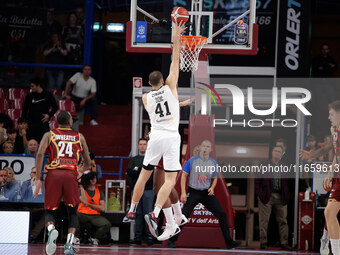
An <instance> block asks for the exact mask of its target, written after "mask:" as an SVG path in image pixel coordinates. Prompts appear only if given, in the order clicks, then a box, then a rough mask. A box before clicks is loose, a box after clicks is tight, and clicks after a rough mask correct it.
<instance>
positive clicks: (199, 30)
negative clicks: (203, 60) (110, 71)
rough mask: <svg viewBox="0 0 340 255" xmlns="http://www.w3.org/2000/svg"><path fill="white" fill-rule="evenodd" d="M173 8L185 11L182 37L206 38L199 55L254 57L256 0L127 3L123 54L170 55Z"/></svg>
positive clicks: (179, 0) (144, 0) (143, 1)
mask: <svg viewBox="0 0 340 255" xmlns="http://www.w3.org/2000/svg"><path fill="white" fill-rule="evenodd" d="M175 7H184V8H186V9H187V10H188V11H189V14H190V19H189V21H188V23H187V24H186V26H187V29H186V35H189V34H191V35H200V36H205V37H207V38H208V43H207V45H205V46H204V47H203V49H202V53H205V54H233V55H255V54H256V53H257V46H258V45H257V37H258V26H257V24H255V15H256V13H255V11H256V0H223V1H222V0H192V1H191V0H169V1H168V0H167V1H159V0H158V1H157V0H131V11H130V21H129V22H128V23H127V33H126V37H127V38H126V50H127V51H128V52H159V53H171V48H170V44H171V38H172V30H171V26H172V21H171V12H172V10H173V9H174V8H175Z"/></svg>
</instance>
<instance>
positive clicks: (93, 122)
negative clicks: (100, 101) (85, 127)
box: [90, 120, 98, 126]
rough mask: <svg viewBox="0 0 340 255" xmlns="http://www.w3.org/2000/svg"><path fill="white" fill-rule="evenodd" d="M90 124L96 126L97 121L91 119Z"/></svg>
mask: <svg viewBox="0 0 340 255" xmlns="http://www.w3.org/2000/svg"><path fill="white" fill-rule="evenodd" d="M90 125H91V126H98V122H97V121H96V120H91V121H90Z"/></svg>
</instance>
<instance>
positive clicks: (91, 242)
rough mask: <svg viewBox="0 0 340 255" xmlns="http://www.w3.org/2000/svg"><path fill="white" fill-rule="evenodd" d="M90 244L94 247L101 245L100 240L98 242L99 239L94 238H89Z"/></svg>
mask: <svg viewBox="0 0 340 255" xmlns="http://www.w3.org/2000/svg"><path fill="white" fill-rule="evenodd" d="M89 242H90V244H92V245H98V244H99V240H98V239H97V238H92V237H90V238H89Z"/></svg>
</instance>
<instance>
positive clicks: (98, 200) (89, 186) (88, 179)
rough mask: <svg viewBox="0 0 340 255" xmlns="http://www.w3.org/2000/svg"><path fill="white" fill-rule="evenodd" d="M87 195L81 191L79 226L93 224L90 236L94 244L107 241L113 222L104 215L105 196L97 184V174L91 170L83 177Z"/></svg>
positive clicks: (82, 181)
mask: <svg viewBox="0 0 340 255" xmlns="http://www.w3.org/2000/svg"><path fill="white" fill-rule="evenodd" d="M81 183H82V186H83V187H84V191H85V195H86V197H85V196H83V195H82V194H81V192H79V198H80V201H81V203H80V204H79V207H78V220H79V227H80V228H81V227H85V226H91V229H93V230H94V233H93V235H92V233H90V234H91V237H90V238H89V241H90V242H91V243H92V244H98V243H99V242H100V243H107V240H108V238H107V236H108V234H109V232H110V228H111V223H110V222H109V221H108V220H107V219H106V218H105V217H104V216H102V215H100V213H101V212H105V196H104V193H103V192H102V191H100V190H99V188H98V185H97V174H96V173H95V172H89V173H86V174H84V175H83V176H82V177H81ZM90 232H91V231H90Z"/></svg>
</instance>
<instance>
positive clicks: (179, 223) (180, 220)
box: [175, 214, 188, 227]
mask: <svg viewBox="0 0 340 255" xmlns="http://www.w3.org/2000/svg"><path fill="white" fill-rule="evenodd" d="M175 222H176V224H177V226H179V227H180V226H182V225H184V224H187V223H188V219H187V217H185V215H184V214H182V215H181V216H180V217H178V218H176V215H175Z"/></svg>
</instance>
